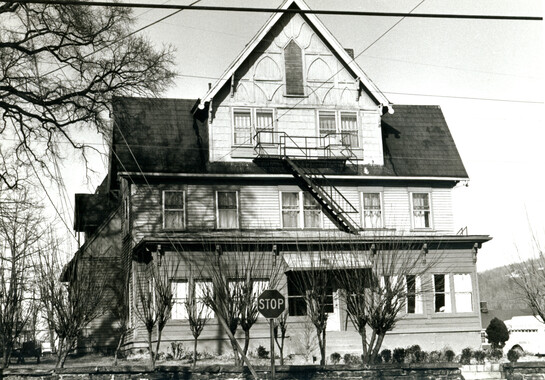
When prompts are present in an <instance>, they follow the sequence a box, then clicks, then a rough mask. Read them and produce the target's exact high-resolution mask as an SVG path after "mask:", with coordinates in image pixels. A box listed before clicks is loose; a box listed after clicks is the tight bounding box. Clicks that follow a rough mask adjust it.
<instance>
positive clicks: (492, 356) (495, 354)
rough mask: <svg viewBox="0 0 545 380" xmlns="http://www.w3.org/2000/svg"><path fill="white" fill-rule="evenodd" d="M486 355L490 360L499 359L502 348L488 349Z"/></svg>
mask: <svg viewBox="0 0 545 380" xmlns="http://www.w3.org/2000/svg"><path fill="white" fill-rule="evenodd" d="M486 357H487V358H488V360H490V361H496V362H497V361H499V360H500V359H501V358H502V357H503V351H502V350H490V351H487V352H486Z"/></svg>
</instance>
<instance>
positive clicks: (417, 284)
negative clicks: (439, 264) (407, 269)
mask: <svg viewBox="0 0 545 380" xmlns="http://www.w3.org/2000/svg"><path fill="white" fill-rule="evenodd" d="M407 276H410V275H405V276H404V277H403V282H404V283H405V293H406V296H405V313H406V314H407V315H422V314H424V300H423V298H422V278H421V277H420V276H419V275H414V313H409V302H408V301H409V289H408V285H407Z"/></svg>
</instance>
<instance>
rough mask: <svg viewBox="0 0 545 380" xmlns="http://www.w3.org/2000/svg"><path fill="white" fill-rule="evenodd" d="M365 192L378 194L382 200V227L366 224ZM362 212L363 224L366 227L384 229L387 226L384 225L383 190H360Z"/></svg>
mask: <svg viewBox="0 0 545 380" xmlns="http://www.w3.org/2000/svg"><path fill="white" fill-rule="evenodd" d="M365 194H378V196H379V201H380V227H367V226H366V225H365V202H364V199H363V197H364V195H365ZM360 205H361V207H360V210H361V212H360V214H361V225H362V226H363V228H364V229H374V230H378V229H384V228H385V226H384V200H383V191H382V190H376V191H374V190H363V191H360Z"/></svg>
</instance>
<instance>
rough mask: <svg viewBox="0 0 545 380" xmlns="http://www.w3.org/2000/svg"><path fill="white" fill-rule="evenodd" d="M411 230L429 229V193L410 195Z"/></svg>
mask: <svg viewBox="0 0 545 380" xmlns="http://www.w3.org/2000/svg"><path fill="white" fill-rule="evenodd" d="M412 208H413V210H412V214H413V228H431V206H430V193H412Z"/></svg>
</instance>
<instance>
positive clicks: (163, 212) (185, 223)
mask: <svg viewBox="0 0 545 380" xmlns="http://www.w3.org/2000/svg"><path fill="white" fill-rule="evenodd" d="M165 193H182V197H183V198H182V199H183V204H184V206H183V209H175V208H169V209H168V211H183V224H184V225H183V227H182V228H172V227H166V225H165V219H166V218H165ZM161 195H162V212H161V214H162V217H163V230H168V231H183V230H186V229H187V200H186V197H185V190H163V191H162V194H161Z"/></svg>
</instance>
